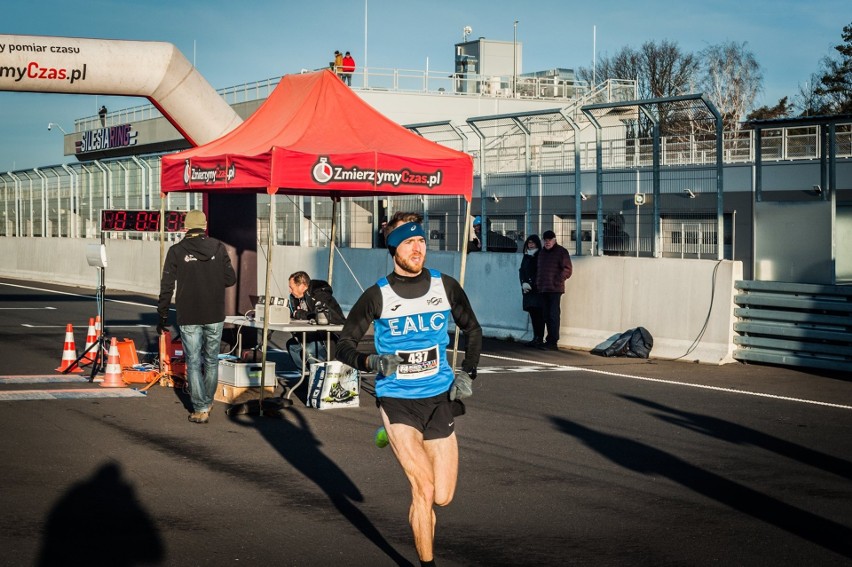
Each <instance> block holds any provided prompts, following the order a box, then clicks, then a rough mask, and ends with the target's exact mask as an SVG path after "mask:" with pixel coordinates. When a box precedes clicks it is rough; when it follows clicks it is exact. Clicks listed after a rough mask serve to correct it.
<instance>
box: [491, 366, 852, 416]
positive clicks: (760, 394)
mask: <svg viewBox="0 0 852 567" xmlns="http://www.w3.org/2000/svg"><path fill="white" fill-rule="evenodd" d="M481 356H483V357H488V358H496V359H498V360H511V361H513V362H529V363H531V366H529V367H527V368H528V369H529V370H527V372H535V371H537V370H542V369H546V370H548V371H551V372H552V371H559V370H569V369H570V370H582V371H584V372H592V373H594V374H601V375H604V376H614V377H616V378H629V379H632V380H643V381H645V382H657V383H660V384H671V385H673V386H688V387H690V388H699V389H702V390H714V391H716V392H728V393H731V394H743V395H745V396H756V397H759V398H771V399H773V400H784V401H787V402H797V403H801V404H812V405H816V406H825V407H830V408H838V409H847V410H852V406H848V405H844V404H834V403H831V402H820V401H818V400H808V399H805V398H793V397H790V396H779V395H777V394H765V393H763V392H752V391H750V390H737V389H734V388H723V387H721V386H710V385H709V384H690V383H689V382H679V381H677V380H663V379H662V378H647V377H644V376H635V375H633V374H624V373H621V372H609V371H607V370H595V369H592V368H583V367H581V366H563V365H559V364H553V363H550V362H541V361H532V360H523V359H519V358H511V357H507V356H498V355H495V354H486V353H482V355H481ZM542 367H544V368H542ZM498 368H500V367H498ZM519 368H523V367H515V369H513V370H511V372H523V370H520V369H519ZM536 369H537V370H536ZM484 370H485V367H482V368H479V369H478V372H479V373H480V374H482V373H484V372H483V371H484ZM507 372H509V371H507ZM495 374H496V373H495Z"/></svg>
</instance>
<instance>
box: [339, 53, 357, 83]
mask: <svg viewBox="0 0 852 567" xmlns="http://www.w3.org/2000/svg"><path fill="white" fill-rule="evenodd" d="M342 65H343V66H342V68H341V70H342V71H343V82H344V83H346V84H347V85H349V86H350V87H351V86H352V73H354V72H355V59H353V58H352V55H351V54H350V53H349V52H348V51H347V52H346V55H344V56H343V63H342Z"/></svg>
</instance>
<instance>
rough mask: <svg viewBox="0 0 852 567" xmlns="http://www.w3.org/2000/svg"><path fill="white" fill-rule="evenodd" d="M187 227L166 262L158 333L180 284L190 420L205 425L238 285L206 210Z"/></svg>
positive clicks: (191, 214) (196, 214)
mask: <svg viewBox="0 0 852 567" xmlns="http://www.w3.org/2000/svg"><path fill="white" fill-rule="evenodd" d="M183 226H184V228H185V229H186V236H184V238H183V240H181V241H180V242H178V243H177V244H175V245H174V246H172V247H171V248H169V251H168V253H167V254H166V262H165V264H163V277H162V280H161V281H160V300H159V303H158V305H157V313H158V314H159V316H160V323H159V325H157V333H158V334H163V333H165V332H166V331H167V329H168V325H169V304H170V303H171V301H172V292H174V290H175V285H176V284H177V294H176V295H175V306H176V308H177V324H178V327H180V337H181V342H182V343H183V352H184V354H185V355H186V379H187V381H188V382H189V393H190V397H191V399H192V409H193V411H192V413H191V414H190V416H189V421H191V422H193V423H207V420H208V415H209V413H210V408H211V406H212V405H213V396H214V394H215V393H216V385H217V384H218V382H219V350H220V349H221V343H222V328H223V327H224V324H225V288H226V287H230V286H232V285H234V284H235V283H237V275H236V273H235V272H234V268H233V266H231V259H230V258H229V257H228V253H227V252H226V251H225V245H224V244H222V243H221V242H220V241H218V240H216V239H215V238H210V237H208V236H207V235H206V234H205V231H206V230H207V217H206V216H205V215H204V212H203V211H189V212H188V213H187V214H186V218H185V219H184V223H183ZM202 367H203V368H204V372H203V374H202Z"/></svg>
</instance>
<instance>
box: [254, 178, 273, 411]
mask: <svg viewBox="0 0 852 567" xmlns="http://www.w3.org/2000/svg"><path fill="white" fill-rule="evenodd" d="M274 203H275V195H270V196H269V226H267V228H266V286H265V289H264V298H263V301H264V306H263V314H264V317H263V341H262V343H261V345H262V346H261V356H260V402H259V403H258V404H257V412H258V414H259V415H263V388H264V385H265V384H266V351H267V348H268V346H269V312H270V309H269V281H270V279H271V272H272V244H273V237H272V233H273V230H272V225H273V220H274V219H275V205H274Z"/></svg>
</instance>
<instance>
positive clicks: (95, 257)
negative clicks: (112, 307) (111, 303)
mask: <svg viewBox="0 0 852 567" xmlns="http://www.w3.org/2000/svg"><path fill="white" fill-rule="evenodd" d="M103 238H104V237H103V234H101V243H100V244H89V245H88V246H87V250H86V261H87V262H88V263H89V265H90V266H92V267H95V268H97V269H98V287H97V289H96V291H95V301H96V303H97V310H98V313H97V314H98V318H99V319H100V321H101V333H100V335H99V336H98V337H97V340H96V341H95V342H93V343H92V344H91V345H89V346H88V348H86V350H84V351H83V353H82V354H81V355H80V356H78V357H77V360H75V361H74V363H73V364H71V365H69V366H68V368H66V369H65V370H64V371H63V374H66V373H68V372H69V371H70V370H71V369H72V368H79V367H80V366H79V365H80V362H81V361H83V359H85V360H86V361H89V360H91V363H92V370H91V373H90V374H89V381H90V382H94V381H95V376H97V374H98V372H100V371H101V370H106V353H107V352H109V341H108V340H107V334H106V318H105V317H104V299H105V297H106V266H107V259H106V246H104V243H103ZM92 349H95V353H94V356H92V357H90V356H89V351H91V350H92Z"/></svg>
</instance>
